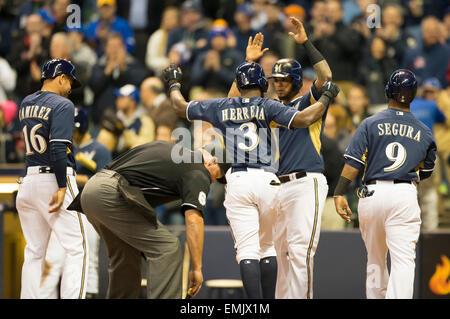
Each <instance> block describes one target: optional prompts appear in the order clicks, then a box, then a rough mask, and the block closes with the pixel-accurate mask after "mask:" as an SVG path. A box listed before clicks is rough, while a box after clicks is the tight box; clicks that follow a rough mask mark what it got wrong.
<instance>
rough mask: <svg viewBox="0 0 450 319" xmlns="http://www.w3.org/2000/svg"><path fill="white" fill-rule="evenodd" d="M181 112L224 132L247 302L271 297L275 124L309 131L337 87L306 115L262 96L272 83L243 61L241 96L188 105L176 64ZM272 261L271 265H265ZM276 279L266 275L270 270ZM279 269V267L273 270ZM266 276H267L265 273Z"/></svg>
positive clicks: (175, 97) (228, 203)
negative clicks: (229, 159)
mask: <svg viewBox="0 0 450 319" xmlns="http://www.w3.org/2000/svg"><path fill="white" fill-rule="evenodd" d="M163 75H164V77H165V80H166V84H167V85H168V87H169V90H170V98H171V101H172V105H173V107H174V109H175V110H176V112H177V114H178V115H179V116H181V117H186V118H187V119H188V120H203V121H207V122H210V123H211V124H212V125H213V127H214V128H215V129H216V130H219V131H220V134H221V135H222V136H223V138H224V141H225V147H226V149H227V152H228V154H230V156H231V155H232V156H233V160H232V162H233V163H232V168H231V170H229V171H228V173H227V176H226V178H227V191H226V195H225V202H224V205H225V208H226V215H227V218H228V221H229V223H230V226H231V230H232V233H233V238H234V239H235V248H236V260H237V262H238V263H239V266H240V272H241V277H242V281H243V283H244V288H245V290H246V292H247V296H248V297H249V298H252V299H253V298H273V297H274V294H275V284H276V266H275V265H273V263H274V258H273V257H275V256H276V253H275V249H274V247H273V237H272V227H273V223H274V217H275V214H276V209H277V206H278V205H279V203H278V196H277V194H278V191H279V188H280V187H279V186H280V182H279V180H278V178H277V177H276V175H275V174H274V172H276V168H275V167H274V166H275V157H276V152H275V151H273V152H272V149H273V144H272V143H274V144H275V143H276V142H275V141H272V131H271V124H272V123H278V124H280V125H283V126H285V127H287V128H299V127H307V126H309V125H310V124H312V123H314V122H315V121H317V120H318V119H319V118H320V117H321V116H322V115H323V112H324V111H325V109H326V107H327V106H328V105H329V103H330V102H331V101H332V100H333V98H334V97H335V96H336V95H337V92H338V91H339V89H338V88H337V86H336V85H335V84H333V83H328V84H327V86H325V87H324V90H323V93H322V96H321V97H320V99H319V101H318V102H317V103H314V104H313V105H311V106H310V107H309V108H307V109H305V110H303V111H297V110H295V109H293V108H286V107H284V106H283V104H281V103H279V102H277V101H274V100H270V99H266V98H263V97H262V96H263V94H264V92H266V91H267V87H268V82H267V79H266V78H265V76H264V72H263V70H262V68H261V66H260V65H259V64H257V63H251V62H245V63H242V64H241V65H240V66H239V67H238V68H237V70H236V81H235V83H236V86H237V88H238V89H239V91H240V93H241V95H242V97H235V98H223V99H210V100H204V101H191V102H189V103H188V102H186V101H185V99H184V97H183V96H182V95H181V93H180V90H179V89H180V87H181V83H180V81H181V78H182V75H181V71H180V70H179V69H178V68H175V67H174V66H173V65H171V66H169V67H168V68H166V69H165V70H164V71H163ZM268 260H271V261H273V262H272V263H270V262H269V263H267V261H268ZM267 265H268V266H269V268H270V269H269V271H268V272H271V271H272V270H273V269H275V274H274V275H272V276H271V275H267V274H266V272H267V271H266V269H265V268H266V266H267ZM274 266H275V267H274ZM265 274H266V275H265Z"/></svg>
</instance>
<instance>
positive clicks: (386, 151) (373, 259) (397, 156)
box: [334, 69, 436, 299]
mask: <svg viewBox="0 0 450 319" xmlns="http://www.w3.org/2000/svg"><path fill="white" fill-rule="evenodd" d="M416 91H417V81H416V77H415V75H414V73H412V72H411V71H409V70H405V69H400V70H396V71H394V72H393V73H392V75H391V77H390V78H389V81H388V83H387V85H386V96H387V98H388V108H387V109H385V110H383V111H381V112H379V113H377V114H375V115H373V116H371V117H368V118H367V119H365V120H364V121H363V122H362V123H361V125H360V126H359V127H358V128H357V130H356V132H355V134H354V136H353V138H352V140H351V142H350V145H349V147H348V149H347V151H346V152H345V155H344V157H345V159H346V162H345V166H344V168H343V170H342V173H341V177H340V179H339V182H338V184H337V186H336V189H335V193H334V201H335V205H336V211H337V213H338V214H339V215H340V216H341V217H342V218H343V219H345V220H346V221H347V222H350V216H351V214H352V212H351V210H350V208H349V206H348V203H347V200H346V198H345V194H346V193H347V189H348V185H349V184H350V183H351V181H352V180H353V179H355V178H356V176H357V175H358V172H359V171H360V170H361V169H364V176H363V177H362V182H363V186H362V187H361V188H360V189H359V190H358V197H359V204H358V217H359V227H360V230H361V236H362V238H363V240H364V244H365V246H366V250H367V278H366V295H367V298H377V299H379V298H401V299H408V298H409V299H410V298H412V297H413V291H414V269H415V257H416V255H415V253H416V251H415V248H416V243H417V240H418V238H419V234H420V224H421V219H420V207H419V204H418V201H417V189H416V185H417V183H419V182H420V181H421V180H423V179H425V178H428V177H430V175H431V174H432V172H433V169H434V161H435V159H436V143H435V141H434V138H433V134H432V132H431V130H430V129H429V128H428V127H427V126H425V125H424V124H422V122H420V121H419V120H418V119H417V118H415V117H414V115H413V114H412V113H411V112H410V110H409V105H410V103H411V101H412V100H413V99H414V97H415V95H416ZM388 250H389V254H390V257H391V271H390V274H389V272H388V269H387V265H386V256H387V252H388Z"/></svg>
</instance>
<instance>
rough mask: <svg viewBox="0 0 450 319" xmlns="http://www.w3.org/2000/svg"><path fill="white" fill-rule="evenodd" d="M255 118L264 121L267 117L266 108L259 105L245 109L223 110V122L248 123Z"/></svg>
mask: <svg viewBox="0 0 450 319" xmlns="http://www.w3.org/2000/svg"><path fill="white" fill-rule="evenodd" d="M253 118H256V119H258V120H261V121H264V120H265V119H266V115H265V114H264V108H263V107H259V106H258V105H256V106H255V105H249V106H244V107H236V108H227V109H223V110H222V122H225V121H248V120H251V119H253Z"/></svg>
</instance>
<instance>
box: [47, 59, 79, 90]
mask: <svg viewBox="0 0 450 319" xmlns="http://www.w3.org/2000/svg"><path fill="white" fill-rule="evenodd" d="M61 74H67V75H69V76H70V77H72V79H73V83H72V88H73V89H76V88H79V87H80V86H81V83H80V81H78V79H77V77H76V76H75V66H74V65H73V64H72V63H71V62H69V61H67V60H64V59H52V60H48V61H47V62H45V63H44V65H43V66H42V73H41V83H44V81H45V80H47V79H54V78H56V77H57V76H59V75H61Z"/></svg>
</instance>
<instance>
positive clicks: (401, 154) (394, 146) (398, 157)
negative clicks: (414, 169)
mask: <svg viewBox="0 0 450 319" xmlns="http://www.w3.org/2000/svg"><path fill="white" fill-rule="evenodd" d="M386 156H387V158H388V159H389V160H390V161H391V162H394V163H392V165H391V166H388V167H385V168H384V171H385V172H392V171H395V170H396V169H397V168H399V167H401V166H402V165H403V163H405V161H406V149H405V148H404V147H403V145H402V144H400V143H398V142H393V143H390V144H388V145H387V146H386Z"/></svg>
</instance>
